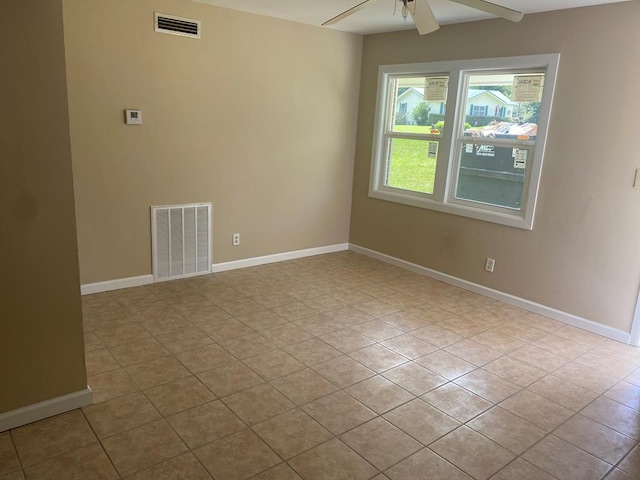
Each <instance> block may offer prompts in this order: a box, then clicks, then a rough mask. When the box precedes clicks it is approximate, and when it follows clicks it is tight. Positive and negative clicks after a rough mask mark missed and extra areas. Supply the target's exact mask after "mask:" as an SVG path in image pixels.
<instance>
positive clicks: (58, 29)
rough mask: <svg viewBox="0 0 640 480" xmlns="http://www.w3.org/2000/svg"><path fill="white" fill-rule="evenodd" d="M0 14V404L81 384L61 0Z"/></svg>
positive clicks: (11, 406)
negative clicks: (0, 288)
mask: <svg viewBox="0 0 640 480" xmlns="http://www.w3.org/2000/svg"><path fill="white" fill-rule="evenodd" d="M1 11H2V16H1V17H0V32H1V33H0V61H1V64H2V75H0V111H1V112H2V115H0V200H1V201H2V209H1V210H0V211H1V212H2V213H1V214H0V215H1V217H0V218H1V220H0V221H1V224H2V234H0V251H2V255H1V256H0V258H2V260H1V266H2V272H3V276H4V279H5V282H3V284H2V285H3V286H2V294H1V295H0V296H1V298H2V300H1V301H0V319H1V320H0V392H1V393H0V413H1V412H6V411H11V410H15V409H17V408H20V407H24V406H26V405H30V404H33V403H37V402H40V401H43V400H48V399H51V398H54V397H58V396H61V395H65V394H68V393H72V392H77V391H80V390H83V389H85V388H86V386H87V381H86V374H85V367H84V348H83V338H82V314H81V307H80V284H79V279H78V257H77V244H76V230H75V219H74V205H73V183H72V174H71V153H70V145H69V119H68V113H67V92H66V84H65V63H64V62H65V61H64V44H63V32H62V3H61V0H23V1H20V2H3V5H2V9H1Z"/></svg>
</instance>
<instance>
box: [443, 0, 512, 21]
mask: <svg viewBox="0 0 640 480" xmlns="http://www.w3.org/2000/svg"><path fill="white" fill-rule="evenodd" d="M451 1H452V2H455V3H459V4H461V5H466V6H468V7H471V8H475V9H476V10H482V11H483V12H487V13H490V14H492V15H495V16H496V17H502V18H504V19H505V20H509V21H511V22H519V21H520V20H522V17H524V14H523V13H522V12H518V11H517V10H512V9H510V8H507V7H502V6H500V5H496V4H495V3H491V2H485V1H484V0H451Z"/></svg>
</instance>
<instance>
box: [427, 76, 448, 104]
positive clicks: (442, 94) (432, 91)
mask: <svg viewBox="0 0 640 480" xmlns="http://www.w3.org/2000/svg"><path fill="white" fill-rule="evenodd" d="M448 88H449V79H448V78H447V77H443V78H427V79H426V81H425V86H424V99H425V100H426V101H438V102H444V101H446V100H447V90H448Z"/></svg>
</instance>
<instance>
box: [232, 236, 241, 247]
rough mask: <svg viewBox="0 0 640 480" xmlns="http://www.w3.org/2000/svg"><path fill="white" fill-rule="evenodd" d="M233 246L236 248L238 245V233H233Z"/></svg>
mask: <svg viewBox="0 0 640 480" xmlns="http://www.w3.org/2000/svg"><path fill="white" fill-rule="evenodd" d="M232 242H233V246H234V247H237V246H238V245H240V234H239V233H234V234H233V240H232Z"/></svg>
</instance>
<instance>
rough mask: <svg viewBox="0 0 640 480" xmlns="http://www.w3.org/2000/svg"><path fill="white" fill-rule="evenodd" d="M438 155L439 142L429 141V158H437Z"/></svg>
mask: <svg viewBox="0 0 640 480" xmlns="http://www.w3.org/2000/svg"><path fill="white" fill-rule="evenodd" d="M437 156H438V142H429V153H428V154H427V157H428V158H436V157H437Z"/></svg>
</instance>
